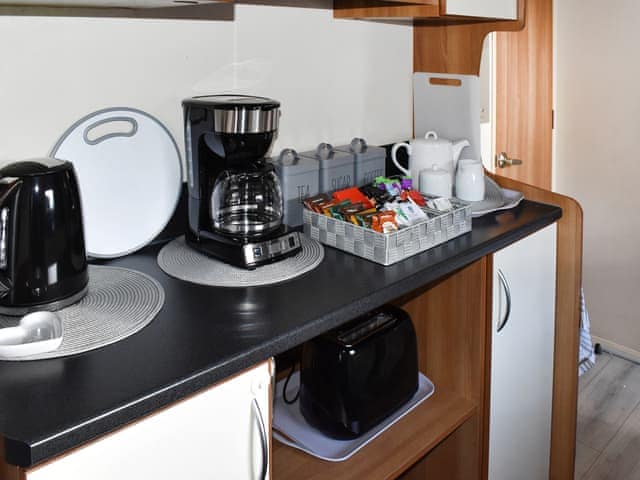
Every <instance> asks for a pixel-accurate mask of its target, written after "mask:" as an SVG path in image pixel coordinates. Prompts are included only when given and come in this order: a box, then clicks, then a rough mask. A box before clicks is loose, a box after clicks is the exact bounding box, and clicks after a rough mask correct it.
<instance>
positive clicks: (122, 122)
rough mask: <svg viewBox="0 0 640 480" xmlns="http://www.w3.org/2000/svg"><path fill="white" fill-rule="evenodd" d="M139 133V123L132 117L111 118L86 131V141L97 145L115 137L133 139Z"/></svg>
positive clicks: (84, 136)
mask: <svg viewBox="0 0 640 480" xmlns="http://www.w3.org/2000/svg"><path fill="white" fill-rule="evenodd" d="M137 131H138V122H136V119H135V118H131V117H111V118H105V119H102V120H98V121H97V122H94V123H92V124H91V125H89V126H88V127H87V128H85V130H84V134H83V135H82V136H83V138H84V141H85V142H87V143H88V144H89V145H97V144H99V143H101V142H104V141H105V140H108V139H110V138H114V137H133V136H134V135H135V134H136V132H137Z"/></svg>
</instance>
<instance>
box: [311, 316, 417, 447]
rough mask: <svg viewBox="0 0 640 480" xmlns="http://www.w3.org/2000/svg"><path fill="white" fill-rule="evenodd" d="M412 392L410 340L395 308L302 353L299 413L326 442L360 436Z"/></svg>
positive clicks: (405, 320) (407, 322) (407, 324)
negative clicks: (326, 437) (326, 438)
mask: <svg viewBox="0 0 640 480" xmlns="http://www.w3.org/2000/svg"><path fill="white" fill-rule="evenodd" d="M417 389H418V353H417V346H416V334H415V330H414V328H413V323H412V322H411V318H410V317H409V315H408V314H407V313H406V312H405V311H404V310H402V309H400V308H398V307H395V306H392V305H386V306H384V307H381V308H379V309H377V310H374V311H372V312H370V313H368V314H366V315H364V316H362V317H359V318H357V319H355V320H353V321H351V322H349V323H347V324H345V325H343V326H341V327H339V328H337V329H335V330H332V331H330V332H328V333H325V334H323V335H320V336H319V337H316V338H314V339H313V340H310V341H309V342H307V343H305V344H304V346H303V348H302V360H301V366H300V411H301V413H302V415H303V416H304V418H305V419H306V421H307V422H308V423H309V424H310V425H311V426H313V427H315V428H317V429H318V430H320V431H321V432H323V433H324V434H325V435H327V436H329V437H332V438H336V439H341V440H345V439H352V438H355V437H358V436H360V435H362V434H363V433H365V432H367V431H368V430H370V429H371V428H372V427H374V426H375V425H376V424H378V423H379V422H381V421H382V420H384V419H385V418H386V417H387V416H389V415H390V414H392V413H393V412H394V411H396V410H397V409H398V408H399V407H401V406H402V405H403V404H404V403H406V402H408V401H409V400H410V399H411V397H413V395H414V394H415V392H416V391H417Z"/></svg>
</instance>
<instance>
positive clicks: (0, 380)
mask: <svg viewBox="0 0 640 480" xmlns="http://www.w3.org/2000/svg"><path fill="white" fill-rule="evenodd" d="M560 216H561V210H560V208H558V207H554V206H550V205H543V204H539V203H535V202H530V201H526V200H525V201H523V202H522V203H521V204H520V206H519V207H517V208H515V209H512V210H509V211H505V212H502V213H499V214H492V215H488V216H485V217H483V218H480V219H475V220H474V222H473V230H472V232H470V233H468V234H465V235H463V236H461V237H458V238H456V239H454V240H451V241H449V242H447V243H445V244H443V245H441V246H438V247H435V248H433V249H431V250H429V251H427V252H424V253H422V254H419V255H416V256H414V257H411V258H409V259H407V260H404V261H402V262H400V263H397V264H395V265H392V266H389V267H383V266H381V265H377V264H375V263H371V262H369V261H367V260H363V259H360V258H358V257H354V256H351V255H348V254H345V253H342V252H340V251H338V250H335V249H332V248H326V249H325V259H324V261H323V262H322V264H321V265H320V266H319V267H318V268H316V269H315V270H314V271H313V272H310V273H308V274H306V275H303V276H302V277H299V278H297V279H294V280H291V281H289V282H285V283H282V284H278V285H272V286H267V287H251V288H212V287H205V286H200V285H194V284H190V283H186V282H183V281H179V280H176V279H173V278H170V277H169V276H167V275H166V274H164V273H163V272H162V271H161V270H160V268H159V267H158V266H157V264H156V255H157V253H158V251H159V249H160V246H159V245H156V246H151V247H148V248H146V249H145V250H143V251H141V252H139V253H136V254H133V255H130V256H128V257H125V258H121V259H118V260H115V261H112V262H110V263H109V264H110V265H114V266H121V267H128V268H133V269H137V270H140V271H142V272H145V273H147V274H149V275H151V276H153V277H154V278H156V279H157V280H158V281H159V282H160V283H161V284H162V286H163V287H164V289H165V294H166V301H165V305H164V307H163V309H162V311H161V312H160V313H159V315H158V316H157V318H156V319H155V320H154V321H153V322H152V323H151V324H150V325H149V326H147V327H146V328H144V329H143V330H142V331H141V332H139V333H137V334H135V335H133V336H131V337H129V338H127V339H125V340H122V341H120V342H118V343H116V344H113V345H110V346H107V347H104V348H101V349H98V350H95V351H92V352H88V353H85V354H82V355H76V356H72V357H67V358H61V359H55V360H41V361H34V362H2V361H0V436H2V437H4V439H5V458H6V460H7V462H8V463H11V464H14V465H20V466H25V467H26V466H30V465H33V464H35V463H37V462H40V461H43V460H45V459H48V458H51V457H53V456H55V455H57V454H60V453H62V452H64V451H66V450H68V449H70V448H72V447H75V446H78V445H80V444H82V443H83V442H86V441H88V440H91V439H93V438H95V437H97V436H99V435H101V434H104V433H106V432H108V431H110V430H113V429H115V428H117V427H119V426H122V425H123V424H125V423H127V422H130V421H132V420H135V419H137V418H139V417H141V416H142V415H145V414H147V413H150V412H153V411H154V410H156V409H158V408H160V407H163V406H165V405H168V404H170V403H172V402H174V401H176V400H178V399H180V398H182V397H184V396H186V395H188V394H190V393H193V392H195V391H197V390H199V389H202V388H203V387H207V386H210V385H212V384H214V383H216V382H218V381H219V380H221V379H223V378H225V377H227V376H229V375H232V374H234V373H236V372H239V371H240V370H243V369H245V368H247V367H249V366H251V365H253V364H255V363H258V362H260V361H262V360H265V359H267V358H269V357H271V356H273V355H276V354H279V353H282V352H284V351H286V350H288V349H290V348H292V347H295V346H297V345H299V344H301V343H302V342H304V341H306V340H308V339H310V338H312V337H314V336H316V335H318V334H320V333H322V332H325V331H327V330H329V329H331V328H333V327H336V326H337V325H339V324H341V323H344V322H346V321H347V320H349V319H352V318H354V317H356V316H358V315H360V314H363V313H365V312H366V311H368V310H370V309H373V308H375V307H378V306H380V305H382V304H384V303H386V302H388V301H390V300H393V299H394V298H397V297H399V296H401V295H404V294H406V293H409V292H411V291H412V290H414V289H416V288H418V287H420V286H422V285H425V284H427V283H429V282H431V281H434V280H436V279H438V278H439V277H442V276H444V275H446V274H448V273H451V272H453V271H455V270H457V269H459V268H461V267H463V266H465V265H468V264H469V263H471V262H473V261H475V260H477V259H479V258H480V257H482V256H484V255H487V254H489V253H491V252H494V251H496V250H499V249H501V248H503V247H505V246H506V245H508V244H510V243H513V242H515V241H517V240H519V239H521V238H523V237H525V236H526V235H528V234H530V233H533V232H534V231H536V230H538V229H540V228H542V227H544V226H546V225H548V224H550V223H552V222H554V221H555V220H557V219H558V218H560Z"/></svg>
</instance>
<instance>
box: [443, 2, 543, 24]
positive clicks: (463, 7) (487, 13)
mask: <svg viewBox="0 0 640 480" xmlns="http://www.w3.org/2000/svg"><path fill="white" fill-rule="evenodd" d="M528 1H535V0H528ZM444 2H445V3H444V5H445V6H444V14H446V15H462V16H465V17H484V18H497V19H505V20H515V19H517V18H518V0H444Z"/></svg>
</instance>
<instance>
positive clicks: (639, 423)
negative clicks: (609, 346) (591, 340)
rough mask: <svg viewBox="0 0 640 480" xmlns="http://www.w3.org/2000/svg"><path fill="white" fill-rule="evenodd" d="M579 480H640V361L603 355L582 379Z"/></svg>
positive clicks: (577, 460)
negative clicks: (637, 363) (633, 361)
mask: <svg viewBox="0 0 640 480" xmlns="http://www.w3.org/2000/svg"><path fill="white" fill-rule="evenodd" d="M575 478H576V479H581V480H600V479H610V480H640V365H636V364H634V363H632V362H629V361H627V360H624V359H622V358H619V357H615V356H612V355H610V354H608V353H603V354H602V355H599V356H598V360H597V362H596V366H595V367H594V368H592V369H591V370H589V371H588V372H587V373H586V374H585V375H583V376H582V377H580V394H579V397H578V441H577V451H576V475H575Z"/></svg>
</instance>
